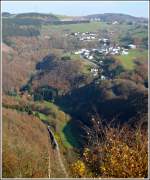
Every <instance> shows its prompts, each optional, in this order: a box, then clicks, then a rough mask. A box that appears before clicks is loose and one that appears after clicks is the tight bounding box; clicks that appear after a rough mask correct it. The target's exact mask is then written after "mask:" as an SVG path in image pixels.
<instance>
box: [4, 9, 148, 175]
mask: <svg viewBox="0 0 150 180" xmlns="http://www.w3.org/2000/svg"><path fill="white" fill-rule="evenodd" d="M114 22H115V23H114ZM2 23H3V29H2V33H3V43H2V57H3V61H2V65H3V71H2V76H3V81H2V87H3V88H2V91H3V99H2V106H3V110H2V111H3V139H2V140H3V172H2V173H3V177H4V178H5V177H6V178H8V177H9V178H66V177H68V178H77V177H78V178H85V177H87V178H96V177H97V178H116V177H118V178H122V177H124V178H131V177H136V178H144V177H147V172H148V166H147V162H148V148H147V142H148V141H147V137H148V135H147V129H148V86H149V85H148V22H147V19H145V18H137V17H133V16H129V15H125V14H115V13H105V14H93V15H88V16H84V17H81V16H78V17H75V16H65V15H55V14H46V13H33V12H31V13H21V14H10V13H7V12H5V13H3V14H2ZM116 152H117V153H116ZM127 167H128V168H127Z"/></svg>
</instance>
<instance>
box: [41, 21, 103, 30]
mask: <svg viewBox="0 0 150 180" xmlns="http://www.w3.org/2000/svg"><path fill="white" fill-rule="evenodd" d="M100 26H101V24H100V22H91V23H81V24H65V25H46V26H43V27H42V32H47V31H49V30H50V31H64V30H69V31H71V32H86V31H97V30H99V29H100Z"/></svg>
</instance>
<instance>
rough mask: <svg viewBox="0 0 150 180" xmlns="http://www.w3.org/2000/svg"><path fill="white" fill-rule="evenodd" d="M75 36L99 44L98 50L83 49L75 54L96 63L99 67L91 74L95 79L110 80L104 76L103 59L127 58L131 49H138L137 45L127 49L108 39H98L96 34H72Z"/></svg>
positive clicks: (93, 69) (94, 68)
mask: <svg viewBox="0 0 150 180" xmlns="http://www.w3.org/2000/svg"><path fill="white" fill-rule="evenodd" d="M72 35H73V36H75V37H77V38H78V39H79V40H81V41H92V40H97V41H98V42H99V47H98V48H89V49H87V48H82V49H79V50H77V51H75V52H73V53H74V54H75V55H80V57H81V58H83V59H87V60H89V61H92V62H94V63H95V62H96V63H95V64H96V65H97V67H93V68H91V69H90V71H91V74H92V75H93V76H94V77H97V76H98V75H100V79H101V80H105V79H108V77H106V76H104V75H103V73H102V72H103V59H104V57H105V56H119V55H123V56H126V55H128V54H129V49H136V45H134V44H129V45H128V46H127V47H126V48H125V47H122V46H119V45H118V44H117V45H114V43H111V41H110V40H109V39H108V38H98V36H97V34H96V33H94V32H85V33H80V32H76V33H72Z"/></svg>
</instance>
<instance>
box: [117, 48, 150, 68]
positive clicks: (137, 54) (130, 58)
mask: <svg viewBox="0 0 150 180" xmlns="http://www.w3.org/2000/svg"><path fill="white" fill-rule="evenodd" d="M140 58H141V59H147V58H148V54H147V51H146V50H143V51H140V50H138V49H135V50H130V51H129V54H128V55H120V56H116V57H115V59H116V60H119V61H120V62H121V63H122V65H123V66H124V68H125V69H127V70H132V69H134V67H135V63H134V60H135V59H140Z"/></svg>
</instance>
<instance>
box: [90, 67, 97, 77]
mask: <svg viewBox="0 0 150 180" xmlns="http://www.w3.org/2000/svg"><path fill="white" fill-rule="evenodd" d="M91 73H92V74H93V76H97V75H98V69H97V68H91Z"/></svg>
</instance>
